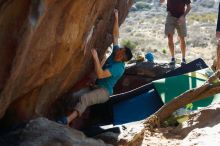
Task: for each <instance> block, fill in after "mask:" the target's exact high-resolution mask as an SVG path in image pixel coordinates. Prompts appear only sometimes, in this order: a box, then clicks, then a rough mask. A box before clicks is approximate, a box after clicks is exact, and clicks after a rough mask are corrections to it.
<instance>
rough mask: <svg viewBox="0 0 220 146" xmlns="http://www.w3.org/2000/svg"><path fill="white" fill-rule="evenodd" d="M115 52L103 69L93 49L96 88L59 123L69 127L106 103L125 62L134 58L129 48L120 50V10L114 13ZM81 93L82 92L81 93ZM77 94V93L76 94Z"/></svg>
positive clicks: (81, 99)
mask: <svg viewBox="0 0 220 146" xmlns="http://www.w3.org/2000/svg"><path fill="white" fill-rule="evenodd" d="M114 17H115V22H114V28H113V52H112V54H111V55H110V56H109V58H108V59H107V60H106V62H105V64H104V66H103V67H102V65H101V63H100V60H99V57H98V55H97V51H96V49H92V50H91V53H92V57H93V60H94V65H95V73H96V75H97V77H98V79H97V80H96V88H95V89H94V90H90V91H89V92H87V93H85V94H83V95H82V96H80V99H79V102H78V103H77V104H76V106H75V107H74V110H73V112H72V113H71V114H69V115H68V116H67V117H62V118H61V119H59V120H58V121H57V122H59V123H62V124H67V125H69V124H70V123H71V122H72V121H74V119H76V118H77V117H79V116H81V115H82V113H83V112H84V111H85V110H86V108H87V107H88V106H91V105H94V104H98V103H104V102H106V101H108V100H109V96H110V95H112V94H113V87H114V85H115V84H116V82H117V81H118V80H119V79H120V77H121V76H122V75H123V73H124V71H125V61H129V60H130V59H131V58H132V53H131V50H130V49H129V48H127V47H123V48H119V46H118V38H119V25H118V10H115V11H114ZM79 92H80V91H79ZM76 94H77V93H76Z"/></svg>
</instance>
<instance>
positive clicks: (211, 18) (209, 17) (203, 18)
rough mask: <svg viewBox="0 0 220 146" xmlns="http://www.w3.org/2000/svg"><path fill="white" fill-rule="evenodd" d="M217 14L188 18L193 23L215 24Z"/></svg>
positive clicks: (195, 15)
mask: <svg viewBox="0 0 220 146" xmlns="http://www.w3.org/2000/svg"><path fill="white" fill-rule="evenodd" d="M216 18H217V14H215V13H203V14H195V13H194V14H190V15H189V16H188V18H187V19H188V21H189V22H190V23H192V22H193V21H198V22H213V23H215V21H216Z"/></svg>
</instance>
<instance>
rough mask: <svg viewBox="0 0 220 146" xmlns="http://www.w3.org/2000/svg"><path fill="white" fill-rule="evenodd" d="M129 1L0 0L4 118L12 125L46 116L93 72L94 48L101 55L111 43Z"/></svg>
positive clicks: (0, 93) (0, 99)
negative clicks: (115, 23)
mask: <svg viewBox="0 0 220 146" xmlns="http://www.w3.org/2000/svg"><path fill="white" fill-rule="evenodd" d="M131 4H132V0H120V1H117V0H111V1H107V0H98V1H97V0H74V1H73V0H65V1H52V0H41V1H39V0H32V1H31V0H11V1H0V12H1V13H0V32H1V33H0V44H1V45H0V65H1V67H0V107H1V109H0V117H1V118H2V117H3V116H4V115H5V119H7V121H11V122H13V123H14V122H15V121H22V120H28V119H30V118H32V117H35V116H39V115H41V116H42V115H43V116H48V115H47V114H48V111H49V110H51V104H52V103H53V102H54V101H55V100H56V99H57V97H59V96H60V95H62V94H63V93H65V92H67V91H69V90H70V88H72V87H73V86H74V85H75V86H76V83H80V80H83V79H84V78H85V77H86V75H88V72H91V71H92V70H93V68H92V58H91V54H90V49H91V48H93V47H95V48H98V52H99V55H100V57H102V56H103V55H104V52H105V50H106V48H107V47H108V46H109V45H110V44H111V40H112V35H111V33H112V27H113V20H114V17H113V10H114V8H118V9H119V18H120V22H122V21H123V20H124V19H125V17H126V15H127V13H128V9H129V7H130V6H131ZM84 80H85V79H84ZM82 85H83V84H82ZM54 110H58V109H54ZM5 113H6V114H5ZM12 115H13V116H12ZM10 119H13V120H10Z"/></svg>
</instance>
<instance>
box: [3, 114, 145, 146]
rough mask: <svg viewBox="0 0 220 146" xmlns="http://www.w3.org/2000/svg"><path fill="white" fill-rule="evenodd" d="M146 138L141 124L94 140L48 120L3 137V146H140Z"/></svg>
mask: <svg viewBox="0 0 220 146" xmlns="http://www.w3.org/2000/svg"><path fill="white" fill-rule="evenodd" d="M143 138H144V126H143V124H141V123H138V124H137V123H136V124H135V126H134V125H125V126H124V127H123V129H122V130H121V133H114V132H105V133H102V134H99V135H97V136H95V137H93V138H88V137H86V136H85V135H84V134H83V133H82V132H80V131H78V130H76V129H73V128H70V127H67V126H64V125H60V124H58V123H55V122H53V121H50V120H48V119H46V118H37V119H34V120H31V121H30V122H28V123H27V124H25V125H24V126H20V127H19V128H17V129H15V130H14V131H12V132H8V134H5V135H4V136H1V135H0V145H1V146H15V145H16V146H110V145H115V146H116V145H117V146H118V145H120V146H138V145H141V143H142V140H143Z"/></svg>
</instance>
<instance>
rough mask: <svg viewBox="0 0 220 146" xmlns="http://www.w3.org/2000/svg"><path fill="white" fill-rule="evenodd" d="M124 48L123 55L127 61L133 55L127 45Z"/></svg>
mask: <svg viewBox="0 0 220 146" xmlns="http://www.w3.org/2000/svg"><path fill="white" fill-rule="evenodd" d="M124 48H125V56H126V59H125V61H129V60H131V58H132V57H133V55H132V53H131V49H130V48H128V47H124Z"/></svg>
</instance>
